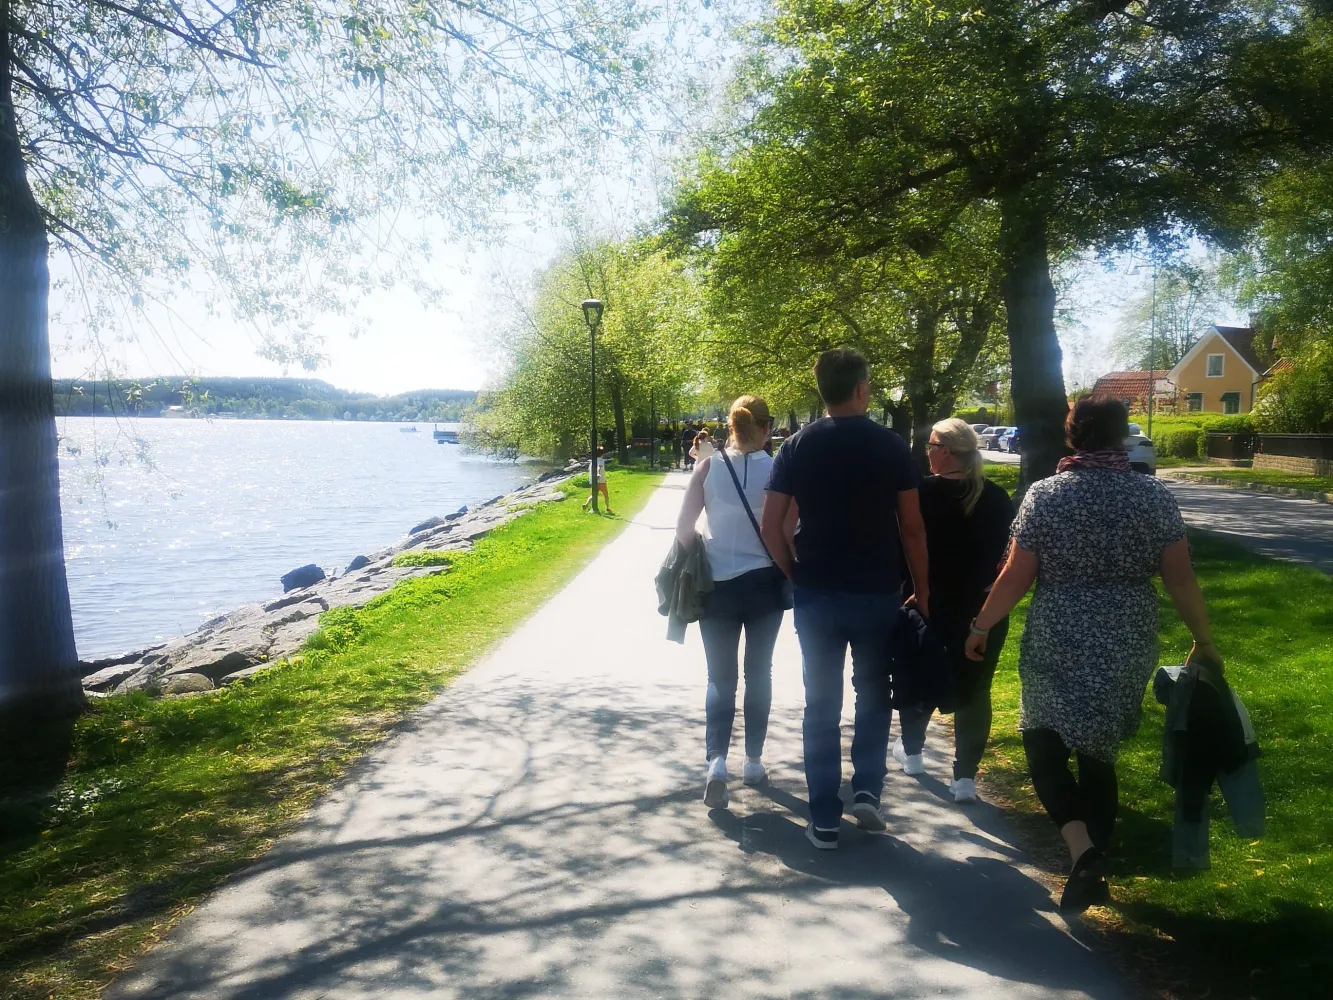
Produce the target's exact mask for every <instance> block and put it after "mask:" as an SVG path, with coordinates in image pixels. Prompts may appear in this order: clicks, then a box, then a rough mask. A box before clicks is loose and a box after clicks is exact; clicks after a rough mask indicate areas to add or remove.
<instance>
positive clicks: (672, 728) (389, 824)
mask: <svg viewBox="0 0 1333 1000" xmlns="http://www.w3.org/2000/svg"><path fill="white" fill-rule="evenodd" d="M684 484H685V479H684V477H683V476H682V475H679V474H675V475H673V476H671V477H670V478H669V479H668V482H667V484H666V485H665V486H664V487H663V488H662V489H660V490H659V491H658V492H657V493H656V494H655V495H654V496H653V497H652V499H651V500H650V502H649V504H648V506H647V507H646V508H645V510H644V511H643V513H642V514H640V515H639V516H638V517H637V518H635V520H634V522H633V523H632V524H631V525H629V526H628V527H627V529H626V531H625V532H624V533H623V534H622V535H621V536H620V537H619V538H618V539H617V540H616V541H614V542H613V543H612V544H610V545H609V546H607V548H606V549H604V550H603V552H602V553H601V555H600V556H599V557H598V558H597V559H596V560H595V561H594V562H593V563H592V564H591V565H590V566H589V567H588V569H587V570H586V571H585V572H583V573H582V574H581V575H580V576H578V577H577V578H576V579H575V580H574V581H572V582H571V583H570V584H569V585H568V586H567V587H566V588H565V589H564V590H563V591H562V592H561V593H560V594H558V595H557V596H556V597H555V598H553V599H552V600H551V601H550V602H549V603H548V604H547V605H546V606H545V607H543V608H542V609H540V610H539V611H537V612H536V613H535V614H534V615H533V616H532V618H531V619H529V621H528V622H527V623H526V624H525V625H523V626H522V627H521V628H520V629H518V631H516V632H515V633H514V634H513V635H512V636H511V637H510V638H509V639H508V640H507V641H506V642H504V643H503V644H502V645H501V646H500V647H499V649H498V650H497V651H496V652H495V653H494V654H492V655H491V656H490V657H488V658H487V659H486V660H485V661H484V662H483V663H481V664H479V665H478V666H477V667H476V668H475V669H473V670H472V671H470V672H469V673H468V674H466V675H465V676H463V677H462V678H461V679H460V680H459V681H458V682H457V683H456V684H454V685H453V686H452V687H451V688H449V689H448V690H447V691H445V692H444V693H443V694H442V695H441V696H440V698H438V699H437V700H436V701H435V702H434V703H432V704H431V705H430V706H428V707H427V708H426V709H424V710H423V711H421V712H420V713H418V714H417V715H416V716H415V717H414V718H413V720H412V722H411V724H410V725H408V726H406V727H405V728H404V729H403V730H402V731H401V732H400V733H399V735H398V736H396V737H395V738H394V739H393V740H392V741H391V742H389V743H388V744H386V745H384V746H382V747H381V748H380V749H378V750H377V751H376V752H374V753H373V754H372V755H371V756H370V758H369V759H368V760H367V761H366V762H365V763H364V764H363V765H362V766H361V767H360V768H359V769H358V770H357V772H356V774H355V775H354V776H353V778H352V779H351V780H349V781H347V782H346V783H345V785H344V786H343V787H341V788H340V789H339V790H338V791H336V792H335V793H334V794H332V795H330V796H329V797H328V798H327V799H326V800H324V801H323V803H322V804H321V805H319V806H318V807H317V808H316V809H315V810H314V812H313V814H312V815H311V816H310V817H309V819H308V820H307V821H306V822H305V823H304V824H303V826H302V827H301V828H300V829H299V830H298V831H297V832H295V833H294V834H293V835H291V836H289V837H287V838H285V839H284V840H282V841H281V842H280V843H279V844H278V845H277V846H276V847H275V848H274V849H273V850H272V851H271V852H270V854H269V855H268V856H267V857H266V858H264V859H263V860H262V861H261V862H260V863H258V864H257V865H256V866H255V867H254V868H253V869H252V870H250V871H249V872H248V873H246V874H245V875H244V876H243V877H241V878H238V879H237V880H236V881H234V882H233V883H232V884H230V885H229V886H227V887H226V888H224V889H223V890H221V891H220V892H219V893H217V894H216V895H215V896H214V897H213V898H212V899H211V900H209V901H208V902H207V903H205V904H204V905H203V906H201V907H200V908H199V909H198V910H196V911H195V912H194V913H193V914H191V915H190V916H188V917H187V918H185V919H184V920H183V921H182V923H181V924H180V925H179V926H178V928H177V929H176V930H175V931H174V932H173V933H172V934H170V935H169V936H168V939H167V940H166V941H165V942H164V943H163V944H162V945H161V946H160V947H159V948H158V949H157V950H156V951H154V952H153V953H152V954H150V955H149V956H148V957H147V958H145V959H144V960H143V961H141V962H140V963H139V964H138V966H137V967H136V968H135V969H134V970H132V971H131V972H130V973H129V974H127V975H126V976H125V977H124V978H123V979H122V980H121V981H120V982H119V983H117V984H115V985H114V986H113V987H112V989H111V990H110V991H109V992H108V993H107V994H106V995H107V997H109V998H114V1000H123V998H128V997H136V998H141V997H173V998H204V997H207V998H210V1000H241V998H246V1000H273V998H302V1000H305V998H315V997H320V998H326V1000H351V998H356V1000H361V998H370V997H376V998H419V997H432V998H468V1000H499V998H524V997H589V998H619V997H653V998H686V997H690V998H693V997H718V998H727V1000H731V998H738V1000H743V998H761V997H762V998H770V997H773V998H776V997H783V998H790V997H803V998H804V997H808V998H829V1000H832V998H838V1000H862V998H871V997H875V998H917V997H922V998H924V997H950V998H971V1000H983V998H984V1000H1010V998H1062V1000H1072V998H1091V1000H1127V998H1128V997H1130V996H1131V995H1132V994H1131V991H1130V990H1129V989H1128V988H1127V986H1126V985H1125V983H1124V981H1123V980H1122V979H1121V977H1120V976H1119V975H1118V974H1117V973H1116V971H1115V970H1114V968H1113V967H1112V966H1111V964H1110V963H1109V962H1108V961H1107V959H1106V957H1105V956H1104V955H1102V954H1101V953H1099V952H1097V951H1095V950H1093V949H1091V948H1090V947H1089V945H1088V944H1087V943H1086V942H1085V940H1084V936H1083V931H1082V928H1081V927H1080V926H1079V925H1077V924H1075V925H1073V926H1071V925H1068V924H1066V922H1065V921H1064V920H1062V919H1061V918H1060V916H1059V915H1058V913H1057V910H1056V907H1055V905H1054V903H1053V901H1052V898H1051V895H1050V893H1049V891H1048V890H1047V888H1046V887H1045V886H1044V885H1043V883H1042V882H1040V881H1039V880H1038V879H1036V878H1035V877H1034V875H1033V872H1032V870H1031V869H1030V868H1029V867H1028V866H1027V862H1026V859H1025V857H1024V855H1023V853H1022V852H1021V850H1020V849H1019V848H1018V847H1017V846H1016V844H1017V841H1016V839H1015V837H1014V836H1013V834H1012V832H1011V831H1010V830H1009V828H1008V826H1007V824H1006V823H1005V821H1004V818H1003V816H1002V815H1001V814H1000V813H999V812H998V811H997V810H996V809H994V808H992V807H989V806H986V805H984V804H982V805H978V806H975V807H969V808H966V809H963V808H959V807H957V806H955V805H954V804H953V802H952V799H951V797H950V796H949V795H948V791H947V775H948V765H947V763H946V760H947V758H946V755H945V753H944V752H943V751H944V750H945V747H944V746H943V745H942V744H943V740H940V739H936V740H935V745H933V746H930V747H928V757H927V760H928V768H929V771H928V774H927V775H926V776H925V777H923V778H907V777H905V776H903V775H902V774H901V773H897V772H896V769H895V770H894V771H893V773H891V774H890V778H889V782H888V786H887V788H886V792H885V805H886V812H887V814H888V817H889V832H888V834H887V835H885V834H868V833H863V832H861V831H859V830H857V829H855V828H854V827H852V826H851V825H850V824H846V823H845V824H844V826H843V837H842V846H841V849H840V850H838V851H836V852H821V851H816V850H815V849H814V848H813V847H811V845H810V844H808V843H807V842H806V840H805V836H804V832H803V831H804V825H805V819H806V800H805V785H804V781H803V779H802V775H801V770H800V768H801V748H800V711H801V704H802V695H801V683H800V659H799V655H798V652H797V647H796V642H795V637H794V635H793V633H792V631H791V627H790V620H788V623H787V624H786V625H784V629H783V633H782V635H781V637H780V639H779V645H778V650H777V656H776V661H775V668H774V674H775V677H774V680H775V698H774V709H773V717H772V725H771V728H770V734H769V741H768V747H767V752H766V757H767V759H768V762H769V766H770V773H771V778H772V780H771V782H770V783H769V784H768V785H767V786H765V787H761V788H758V789H748V788H742V787H740V786H739V783H736V782H734V783H733V789H732V799H731V808H730V809H729V810H713V811H709V810H707V809H706V808H705V807H704V806H703V804H702V802H701V795H702V791H703V783H702V779H703V700H704V679H705V671H704V657H703V650H702V647H701V646H700V643H699V640H698V633H697V629H695V628H693V627H692V628H691V629H690V634H689V638H688V640H687V642H686V644H685V645H684V646H679V645H674V644H672V643H668V642H667V641H666V640H665V638H664V633H665V620H664V619H662V618H660V617H659V616H658V615H657V612H656V607H655V603H656V601H655V597H654V593H653V586H652V578H653V575H654V572H655V571H656V568H657V565H658V562H659V561H660V559H661V558H662V556H663V554H664V553H665V552H666V550H667V547H668V545H669V542H670V539H671V530H672V525H673V523H674V520H675V515H676V511H677V509H678V506H679V503H680V500H681V497H682V496H683V489H684ZM847 704H848V705H849V706H850V704H851V699H850V697H849V698H848V699H847ZM737 728H738V730H739V728H740V720H739V718H738V720H737ZM844 733H845V736H850V733H849V732H847V731H846V730H845V731H844ZM740 738H741V736H740V732H739V731H738V732H737V733H736V736H735V737H734V741H733V748H737V749H735V752H736V753H739V752H740V751H739V749H738V747H739V744H740ZM844 794H846V789H844Z"/></svg>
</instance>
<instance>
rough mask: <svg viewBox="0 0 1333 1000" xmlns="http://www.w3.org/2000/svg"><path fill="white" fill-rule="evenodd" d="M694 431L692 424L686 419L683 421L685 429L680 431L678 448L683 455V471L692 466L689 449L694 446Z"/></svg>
mask: <svg viewBox="0 0 1333 1000" xmlns="http://www.w3.org/2000/svg"><path fill="white" fill-rule="evenodd" d="M696 433H697V432H696V431H695V429H694V427H693V425H691V424H690V423H689V422H688V421H687V422H686V423H685V429H684V430H683V431H681V432H680V450H681V452H682V453H683V454H684V457H685V471H686V472H689V471H690V470H691V469H693V468H694V455H693V453H692V451H691V449H693V447H694V438H695V434H696Z"/></svg>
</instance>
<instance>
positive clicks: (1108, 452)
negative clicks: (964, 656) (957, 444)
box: [968, 399, 1220, 912]
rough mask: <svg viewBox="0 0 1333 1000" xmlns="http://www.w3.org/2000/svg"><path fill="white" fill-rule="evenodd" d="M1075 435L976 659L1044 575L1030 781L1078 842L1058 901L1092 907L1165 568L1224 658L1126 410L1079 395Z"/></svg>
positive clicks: (1191, 616) (1013, 559) (1007, 570)
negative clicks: (1133, 458) (1131, 453)
mask: <svg viewBox="0 0 1333 1000" xmlns="http://www.w3.org/2000/svg"><path fill="white" fill-rule="evenodd" d="M1066 430H1067V432H1068V436H1069V444H1070V446H1071V447H1072V448H1074V450H1075V454H1074V455H1073V456H1071V457H1069V458H1065V459H1063V460H1062V461H1061V462H1060V467H1059V472H1058V473H1057V474H1056V475H1054V476H1052V477H1051V478H1049V479H1044V480H1042V481H1040V482H1038V483H1034V484H1033V486H1032V488H1031V489H1029V490H1028V493H1027V496H1025V497H1024V498H1023V503H1022V505H1021V506H1020V507H1019V511H1018V516H1017V518H1016V519H1015V520H1014V525H1013V531H1012V535H1013V541H1014V544H1012V545H1011V546H1010V551H1009V556H1008V559H1007V561H1006V563H1005V567H1004V570H1003V571H1002V572H1001V574H1000V576H999V578H998V579H997V580H996V582H995V586H994V587H993V588H992V590H991V594H990V597H989V598H988V599H987V601H986V604H985V606H984V607H983V608H982V609H981V612H980V614H978V615H977V618H976V620H975V621H974V622H973V623H972V629H971V633H972V634H971V637H970V638H969V640H968V655H969V656H971V657H972V658H973V659H980V658H981V652H982V651H983V650H984V649H985V647H986V636H987V633H988V632H989V630H990V629H991V628H992V627H993V626H994V625H995V624H996V623H998V622H999V621H1000V620H1001V619H1003V618H1004V616H1005V615H1007V614H1008V613H1009V612H1010V611H1011V610H1012V609H1013V608H1014V606H1015V605H1016V604H1018V602H1019V601H1020V600H1021V599H1022V597H1023V595H1024V594H1026V593H1027V591H1028V589H1029V588H1030V587H1031V586H1032V584H1033V583H1034V582H1035V583H1036V585H1037V586H1036V592H1035V594H1034V595H1033V598H1032V605H1031V607H1030V608H1029V610H1028V615H1027V624H1026V626H1025V628H1024V630H1023V640H1022V644H1021V646H1020V652H1019V660H1018V673H1019V678H1020V680H1021V682H1022V685H1023V691H1022V715H1021V718H1020V721H1019V727H1020V728H1021V729H1022V731H1023V747H1024V750H1025V751H1026V754H1027V761H1028V770H1029V772H1030V773H1031V776H1032V784H1033V787H1034V788H1035V789H1036V792H1037V796H1038V798H1040V799H1041V803H1042V806H1043V807H1045V809H1046V812H1047V813H1048V814H1049V815H1050V817H1051V819H1052V820H1053V821H1054V822H1055V823H1056V825H1057V826H1058V827H1059V828H1060V833H1061V835H1062V836H1063V837H1064V840H1065V843H1066V845H1067V846H1068V847H1069V854H1070V859H1071V862H1072V870H1071V873H1070V877H1069V879H1068V881H1067V883H1066V885H1065V890H1064V894H1063V896H1062V898H1061V904H1060V905H1061V907H1062V908H1063V909H1066V910H1072V911H1076V912H1081V911H1082V910H1084V909H1086V908H1087V907H1088V906H1091V905H1094V904H1097V903H1103V902H1106V901H1107V900H1108V899H1109V891H1108V888H1107V885H1106V880H1105V877H1104V858H1105V851H1106V849H1107V846H1108V845H1109V843H1110V840H1111V832H1112V829H1113V828H1114V825H1115V817H1116V812H1117V809H1118V792H1117V786H1116V776H1115V758H1116V753H1117V751H1118V749H1119V747H1120V744H1121V743H1122V742H1123V741H1124V740H1126V739H1127V738H1128V737H1130V736H1131V735H1133V734H1134V732H1135V731H1136V730H1137V729H1138V725H1139V716H1140V711H1141V706H1142V703H1143V692H1144V689H1145V688H1146V687H1147V684H1148V681H1149V679H1150V678H1151V676H1152V672H1153V670H1154V669H1155V668H1156V667H1157V594H1156V592H1155V590H1154V589H1153V585H1152V578H1153V576H1154V575H1155V574H1157V573H1160V574H1161V575H1162V582H1163V583H1164V585H1165V586H1166V589H1167V592H1168V593H1169V594H1170V595H1171V599H1172V601H1173V602H1174V603H1175V606H1176V609H1177V611H1179V613H1180V616H1181V618H1182V619H1183V620H1184V622H1185V624H1186V626H1188V628H1189V630H1190V634H1191V635H1192V636H1193V637H1194V650H1193V651H1192V652H1191V656H1195V655H1199V656H1204V657H1205V658H1207V659H1209V660H1211V661H1213V662H1220V659H1219V657H1218V656H1217V650H1216V649H1215V647H1213V642H1212V635H1211V633H1210V631H1209V628H1208V614H1207V611H1206V609H1205V607H1204V601H1203V594H1202V592H1201V591H1200V590H1199V584H1198V581H1197V580H1196V579H1195V576H1194V568H1193V566H1192V565H1191V562H1190V554H1189V543H1188V542H1187V541H1186V539H1185V524H1184V521H1183V520H1182V519H1181V517H1180V510H1179V508H1178V507H1177V506H1176V501H1175V498H1174V497H1172V495H1171V494H1170V492H1169V491H1168V490H1167V489H1166V487H1165V486H1163V485H1162V484H1161V483H1160V482H1158V481H1157V480H1156V479H1154V478H1151V477H1148V476H1143V475H1140V474H1138V473H1136V472H1132V471H1130V469H1129V465H1128V459H1127V456H1126V453H1125V449H1124V440H1125V438H1126V437H1128V436H1129V414H1128V411H1127V410H1126V409H1125V407H1124V405H1123V404H1122V403H1119V402H1116V401H1115V400H1103V401H1093V400H1089V399H1084V400H1080V401H1079V402H1078V403H1077V404H1076V405H1075V406H1074V409H1073V411H1072V412H1071V413H1070V415H1069V419H1068V422H1067V424H1066ZM1071 755H1072V756H1074V757H1076V758H1077V761H1078V775H1077V777H1075V775H1074V774H1073V772H1071V771H1070V768H1069V758H1070V757H1071Z"/></svg>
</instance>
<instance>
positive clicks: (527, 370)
mask: <svg viewBox="0 0 1333 1000" xmlns="http://www.w3.org/2000/svg"><path fill="white" fill-rule="evenodd" d="M588 298H596V299H601V300H602V302H603V303H604V306H605V311H604V312H603V315H602V322H601V324H600V326H599V328H598V330H597V337H596V345H597V402H598V425H599V428H603V429H606V430H608V431H613V432H614V441H615V444H616V447H617V449H618V450H619V452H620V456H621V458H622V460H623V459H624V458H626V457H627V449H628V445H629V437H630V430H631V425H632V422H633V419H634V417H635V416H636V415H641V416H643V417H647V416H648V414H649V411H650V408H652V407H653V406H654V405H655V407H656V408H657V410H658V412H660V413H663V414H667V415H671V414H672V413H673V411H674V412H678V408H679V407H680V405H681V403H682V401H683V400H684V399H685V398H686V397H688V396H689V395H690V394H691V393H692V391H693V390H694V388H695V387H696V379H697V372H698V371H699V368H700V358H699V356H698V355H697V351H696V345H697V343H698V340H699V336H700V332H701V329H702V325H703V319H704V317H703V302H702V298H701V294H700V289H699V285H698V282H697V280H696V279H695V277H694V276H693V274H691V272H690V271H689V270H688V268H687V267H686V266H685V265H684V263H683V262H682V261H680V260H679V259H676V258H673V257H672V256H671V255H669V254H668V253H667V251H666V250H665V249H663V248H661V247H660V246H658V245H657V244H656V242H655V241H651V240H631V241H624V242H612V241H602V242H596V243H591V244H585V245H576V246H572V247H570V248H568V249H567V250H566V251H565V252H564V253H563V254H561V255H560V256H559V257H558V258H557V259H556V260H555V261H554V262H553V263H552V264H551V265H550V266H548V267H547V268H546V269H545V270H543V271H542V273H541V274H540V275H538V277H537V279H536V280H535V282H534V284H533V287H532V289H531V290H530V292H529V293H528V294H527V295H525V296H524V297H523V298H522V300H521V301H520V302H518V303H516V304H515V310H514V316H513V318H512V319H511V321H510V323H509V325H508V327H507V329H506V330H505V332H504V336H503V339H502V342H501V346H502V349H503V350H504V351H505V359H504V367H503V369H502V372H501V374H500V377H499V382H498V384H497V386H496V387H495V388H494V390H493V391H492V392H490V393H488V394H485V396H484V398H483V405H482V407H481V408H480V409H479V411H478V412H477V413H476V414H475V415H474V416H473V420H474V421H475V423H476V426H477V435H478V441H479V443H481V444H483V445H489V446H490V447H492V448H497V449H505V448H507V449H510V450H513V451H521V452H524V453H527V454H538V455H552V456H557V457H562V458H563V457H568V456H569V455H571V454H574V453H580V454H581V453H583V452H584V451H585V450H586V447H587V443H588V441H589V434H590V429H591V412H590V408H589V398H590V392H589V388H590V377H591V367H592V366H591V357H590V350H591V348H590V344H589V331H588V328H587V326H586V324H585V322H584V316H583V312H582V311H581V309H580V307H579V305H580V303H581V302H582V301H583V300H584V299H588Z"/></svg>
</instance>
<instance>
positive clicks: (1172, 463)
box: [1157, 455, 1208, 469]
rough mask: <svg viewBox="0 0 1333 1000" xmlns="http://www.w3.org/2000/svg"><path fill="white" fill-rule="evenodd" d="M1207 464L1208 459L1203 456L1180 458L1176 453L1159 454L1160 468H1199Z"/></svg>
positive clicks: (1158, 466)
mask: <svg viewBox="0 0 1333 1000" xmlns="http://www.w3.org/2000/svg"><path fill="white" fill-rule="evenodd" d="M1207 464H1208V463H1207V461H1205V460H1204V459H1202V458H1178V457H1176V456H1175V455H1158V456H1157V468H1159V469H1184V468H1189V467H1194V468H1198V467H1199V466H1202V465H1207Z"/></svg>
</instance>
